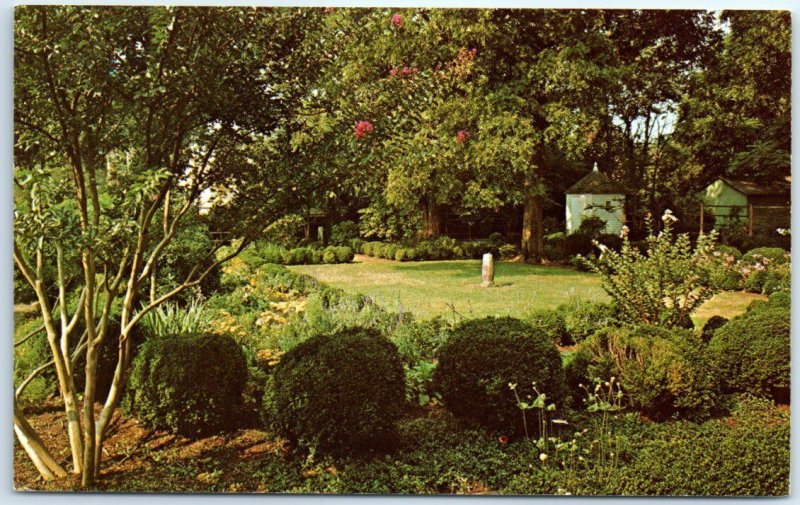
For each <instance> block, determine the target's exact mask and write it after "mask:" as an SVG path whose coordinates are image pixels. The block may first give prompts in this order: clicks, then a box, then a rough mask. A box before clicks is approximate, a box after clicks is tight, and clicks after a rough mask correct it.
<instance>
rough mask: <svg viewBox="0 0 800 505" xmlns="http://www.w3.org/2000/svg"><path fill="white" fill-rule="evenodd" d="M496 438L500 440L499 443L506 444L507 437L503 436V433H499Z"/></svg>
mask: <svg viewBox="0 0 800 505" xmlns="http://www.w3.org/2000/svg"><path fill="white" fill-rule="evenodd" d="M498 440H499V441H500V443H501V444H503V445H506V444H507V443H508V437H507V436H505V435H500V438H499V439H498Z"/></svg>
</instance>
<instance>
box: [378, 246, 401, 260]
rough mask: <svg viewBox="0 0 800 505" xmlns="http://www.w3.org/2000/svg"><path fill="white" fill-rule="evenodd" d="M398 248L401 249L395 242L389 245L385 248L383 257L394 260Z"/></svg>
mask: <svg viewBox="0 0 800 505" xmlns="http://www.w3.org/2000/svg"><path fill="white" fill-rule="evenodd" d="M398 249H399V247H398V246H396V245H395V244H390V245H387V246H386V248H385V250H384V255H383V256H382V257H383V258H386V259H389V260H393V259H394V257H395V256H396V255H397V250H398Z"/></svg>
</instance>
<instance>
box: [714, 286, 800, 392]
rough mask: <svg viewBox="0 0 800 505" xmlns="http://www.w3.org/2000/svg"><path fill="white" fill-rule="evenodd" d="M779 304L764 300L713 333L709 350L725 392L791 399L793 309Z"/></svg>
mask: <svg viewBox="0 0 800 505" xmlns="http://www.w3.org/2000/svg"><path fill="white" fill-rule="evenodd" d="M777 304H778V302H777V301H776V302H775V304H773V303H765V304H763V305H764V306H763V307H758V308H755V309H753V310H752V311H750V312H747V313H746V314H743V315H741V316H738V317H735V318H733V319H731V320H730V321H729V322H728V323H726V324H725V325H724V326H722V327H721V328H720V329H718V330H717V331H716V332H714V336H713V338H712V339H711V342H710V343H709V347H708V349H709V353H710V355H711V356H712V359H713V363H714V366H715V368H716V370H717V373H718V374H719V378H720V382H721V385H722V387H723V389H724V390H725V391H728V392H733V391H741V392H745V393H749V394H752V395H765V396H767V397H769V398H773V399H775V400H777V401H780V402H784V403H786V402H788V401H789V396H790V388H789V385H790V363H791V320H790V310H789V308H788V307H780V306H776V305H777Z"/></svg>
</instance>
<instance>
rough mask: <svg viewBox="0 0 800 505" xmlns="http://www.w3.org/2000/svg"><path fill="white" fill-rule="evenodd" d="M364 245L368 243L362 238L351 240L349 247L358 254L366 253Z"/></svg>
mask: <svg viewBox="0 0 800 505" xmlns="http://www.w3.org/2000/svg"><path fill="white" fill-rule="evenodd" d="M364 244H366V241H365V240H364V239H360V238H354V239H350V241H349V242H348V243H347V245H349V246H350V249H352V250H353V252H354V253H357V254H358V253H361V254H363V253H364Z"/></svg>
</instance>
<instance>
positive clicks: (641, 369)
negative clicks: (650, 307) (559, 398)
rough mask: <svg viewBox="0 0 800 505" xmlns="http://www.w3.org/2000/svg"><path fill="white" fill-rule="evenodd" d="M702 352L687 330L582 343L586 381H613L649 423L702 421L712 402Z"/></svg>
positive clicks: (627, 332) (636, 332)
mask: <svg viewBox="0 0 800 505" xmlns="http://www.w3.org/2000/svg"><path fill="white" fill-rule="evenodd" d="M703 348H704V345H703V343H702V342H701V341H700V338H699V337H698V336H697V335H696V334H695V333H694V332H692V331H690V330H680V329H665V328H659V327H655V326H638V327H635V326H628V327H623V328H605V329H602V330H599V331H598V332H597V333H595V334H594V335H593V336H592V338H590V339H589V340H587V341H586V346H585V348H584V350H585V351H588V353H589V356H590V358H589V363H586V364H585V366H586V372H587V377H586V379H587V381H588V380H589V379H594V378H597V379H601V380H607V379H608V378H609V377H611V376H614V377H617V378H618V379H619V381H620V383H621V385H622V389H623V391H624V393H625V395H626V400H627V401H628V403H629V404H630V405H631V406H632V407H633V408H636V409H638V410H640V411H641V412H643V413H645V414H647V415H648V416H650V417H652V418H655V419H666V418H668V417H671V416H673V415H677V416H682V417H689V418H703V417H706V416H708V415H709V414H710V413H711V412H712V410H713V409H714V407H715V402H716V400H717V396H716V391H715V390H714V386H715V377H714V375H713V373H712V372H711V371H710V370H711V369H712V367H711V360H710V359H709V358H708V357H707V356H706V353H704V352H702V350H703ZM576 371H577V370H576ZM586 383H587V382H584V384H586Z"/></svg>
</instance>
